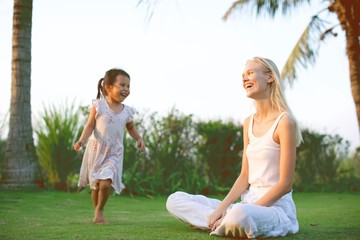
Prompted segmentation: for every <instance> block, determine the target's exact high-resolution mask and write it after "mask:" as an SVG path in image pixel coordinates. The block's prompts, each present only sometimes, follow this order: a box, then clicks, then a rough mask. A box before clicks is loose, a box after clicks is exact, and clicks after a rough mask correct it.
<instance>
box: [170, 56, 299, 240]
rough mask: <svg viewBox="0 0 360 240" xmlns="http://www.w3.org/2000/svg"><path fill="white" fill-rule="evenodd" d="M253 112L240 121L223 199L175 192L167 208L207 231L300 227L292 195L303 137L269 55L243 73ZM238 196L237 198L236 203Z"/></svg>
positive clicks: (263, 232) (275, 232) (261, 232)
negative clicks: (236, 160)
mask: <svg viewBox="0 0 360 240" xmlns="http://www.w3.org/2000/svg"><path fill="white" fill-rule="evenodd" d="M242 77H243V87H244V89H245V91H246V96H247V97H249V98H252V99H253V100H254V101H255V108H256V112H255V113H254V114H252V115H250V116H249V117H248V118H246V120H245V122H244V128H243V129H244V154H243V158H242V168H241V172H240V175H239V176H238V178H237V179H236V181H235V183H234V185H233V187H232V188H231V190H230V192H229V193H228V194H227V196H226V197H225V198H224V200H223V201H219V200H217V199H210V198H207V197H205V196H201V195H191V194H188V193H184V192H176V193H173V194H172V195H170V196H169V198H168V200H167V203H166V207H167V209H168V211H169V212H170V213H171V214H172V215H173V216H175V217H176V218H178V219H180V220H182V221H184V222H185V223H188V224H190V225H192V226H193V227H195V228H200V229H203V230H208V231H210V232H211V233H210V234H211V235H217V236H228V237H248V238H257V237H260V238H266V237H279V236H285V235H287V234H295V233H297V232H298V230H299V225H298V221H297V218H296V208H295V204H294V202H293V199H292V185H293V179H294V173H295V158H296V147H297V146H298V145H299V144H300V143H301V141H302V137H301V132H300V129H299V126H298V124H297V122H296V120H295V119H294V117H293V115H292V113H291V111H290V109H289V107H288V105H287V103H286V101H285V98H284V95H283V92H282V89H281V82H280V74H279V70H278V68H277V67H276V65H275V64H274V63H273V62H272V61H271V60H269V59H266V58H261V57H255V58H253V59H250V60H249V61H248V62H247V64H246V66H245V70H244V72H243V74H242ZM240 197H241V202H239V203H235V202H236V201H237V200H238V199H239V198H240Z"/></svg>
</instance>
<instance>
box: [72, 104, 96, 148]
mask: <svg viewBox="0 0 360 240" xmlns="http://www.w3.org/2000/svg"><path fill="white" fill-rule="evenodd" d="M95 114H96V109H95V107H94V106H92V108H91V111H90V114H89V117H88V120H87V122H86V125H85V127H84V129H83V131H82V133H81V136H80V139H79V140H78V141H77V142H76V143H75V145H74V150H75V151H78V150H79V149H80V148H81V147H82V146H83V145H84V144H85V142H86V141H87V139H88V138H89V137H90V135H91V133H92V132H93V131H94V128H95V122H96V120H95Z"/></svg>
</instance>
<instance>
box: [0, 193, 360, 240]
mask: <svg viewBox="0 0 360 240" xmlns="http://www.w3.org/2000/svg"><path fill="white" fill-rule="evenodd" d="M294 200H295V204H296V206H297V211H298V219H299V222H300V232H299V233H298V234H297V235H295V236H288V237H286V238H285V239H360V194H345V193H294ZM165 201H166V197H165V196H158V197H154V198H152V199H150V198H145V197H133V198H132V197H129V196H123V195H121V196H111V197H110V199H109V201H108V203H107V205H106V209H105V216H106V218H107V219H108V220H109V222H110V224H108V225H95V224H93V223H92V217H93V210H92V204H91V200H90V194H89V193H88V192H82V193H63V192H51V191H44V192H17V191H4V190H1V191H0V239H1V240H6V239H29V240H30V239H62V240H64V239H136V240H138V239H140V240H141V239H171V240H172V239H179V240H180V239H182V240H184V239H194V240H195V239H196V240H198V239H220V238H219V237H210V236H209V235H208V233H206V232H201V231H197V230H193V229H191V228H190V227H189V226H187V225H186V224H183V223H181V222H180V221H178V220H176V219H174V218H173V217H171V216H170V215H169V214H168V212H167V211H166V208H165Z"/></svg>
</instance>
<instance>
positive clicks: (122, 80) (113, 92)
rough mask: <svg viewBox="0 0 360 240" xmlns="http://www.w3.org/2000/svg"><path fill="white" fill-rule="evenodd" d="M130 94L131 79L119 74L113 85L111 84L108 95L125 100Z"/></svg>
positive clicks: (120, 100) (114, 98)
mask: <svg viewBox="0 0 360 240" xmlns="http://www.w3.org/2000/svg"><path fill="white" fill-rule="evenodd" d="M129 94H130V80H129V78H127V77H124V76H122V75H118V76H117V77H116V80H115V82H114V84H113V85H112V86H109V91H108V95H109V97H111V98H112V99H113V100H114V101H116V102H123V101H124V100H125V98H127V96H129Z"/></svg>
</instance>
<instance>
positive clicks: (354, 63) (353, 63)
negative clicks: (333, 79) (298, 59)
mask: <svg viewBox="0 0 360 240" xmlns="http://www.w3.org/2000/svg"><path fill="white" fill-rule="evenodd" d="M331 10H332V11H333V12H335V13H336V14H337V16H338V19H339V21H340V24H341V27H342V29H343V30H344V31H345V34H346V53H347V56H348V60H349V70H350V84H351V91H352V96H353V99H354V102H355V108H356V114H357V119H358V126H359V129H358V130H359V131H360V6H359V1H353V0H337V1H335V2H334V3H333V5H332V6H331ZM359 134H360V132H359Z"/></svg>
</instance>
